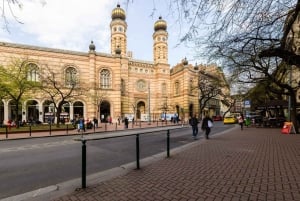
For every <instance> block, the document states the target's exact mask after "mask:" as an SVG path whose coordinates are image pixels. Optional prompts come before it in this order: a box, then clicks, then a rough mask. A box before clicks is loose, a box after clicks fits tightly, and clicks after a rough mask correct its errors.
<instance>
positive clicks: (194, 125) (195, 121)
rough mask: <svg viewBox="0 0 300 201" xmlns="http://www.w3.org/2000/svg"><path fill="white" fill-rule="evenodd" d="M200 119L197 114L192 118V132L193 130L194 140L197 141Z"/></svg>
mask: <svg viewBox="0 0 300 201" xmlns="http://www.w3.org/2000/svg"><path fill="white" fill-rule="evenodd" d="M198 123H199V121H198V118H197V115H196V114H195V115H194V116H193V117H192V118H191V126H192V130H193V138H194V140H196V139H197V135H198Z"/></svg>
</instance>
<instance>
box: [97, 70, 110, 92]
mask: <svg viewBox="0 0 300 201" xmlns="http://www.w3.org/2000/svg"><path fill="white" fill-rule="evenodd" d="M110 80H111V77H110V72H109V70H107V69H103V70H101V72H100V88H101V89H109V88H110V87H111V86H110V85H111V84H110Z"/></svg>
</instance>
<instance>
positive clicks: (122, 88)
mask: <svg viewBox="0 0 300 201" xmlns="http://www.w3.org/2000/svg"><path fill="white" fill-rule="evenodd" d="M125 92H126V86H125V80H123V79H121V94H122V95H123V96H124V95H125Z"/></svg>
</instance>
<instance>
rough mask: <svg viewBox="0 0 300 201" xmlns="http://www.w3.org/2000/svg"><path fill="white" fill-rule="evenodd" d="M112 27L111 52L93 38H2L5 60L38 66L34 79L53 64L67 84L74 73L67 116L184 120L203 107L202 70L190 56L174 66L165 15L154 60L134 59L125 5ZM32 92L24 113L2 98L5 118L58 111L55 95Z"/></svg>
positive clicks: (42, 117)
mask: <svg viewBox="0 0 300 201" xmlns="http://www.w3.org/2000/svg"><path fill="white" fill-rule="evenodd" d="M110 30H111V52H110V54H107V53H100V52H97V51H96V47H95V45H94V44H93V41H91V44H90V45H89V51H88V52H76V51H68V50H60V49H52V48H45V47H36V46H29V45H23V44H13V43H7V42H0V52H1V54H0V62H1V63H0V64H1V65H3V66H6V65H8V64H9V63H10V62H11V60H12V59H13V58H18V59H23V60H24V61H25V60H26V62H27V64H28V65H29V66H30V67H31V68H32V69H33V70H32V71H31V72H32V73H33V75H32V76H30V79H33V78H35V79H37V81H38V76H36V75H35V73H37V74H38V72H40V71H43V70H44V69H45V68H49V69H51V71H52V72H56V73H57V74H58V77H57V78H56V79H57V80H58V81H61V82H62V83H64V84H65V87H68V85H70V81H71V80H70V79H76V85H77V87H78V88H80V89H81V91H80V93H79V91H77V93H78V95H77V96H76V97H75V98H72V99H69V100H66V102H65V103H64V105H63V113H62V115H61V118H63V119H64V120H65V121H69V120H72V119H75V118H77V117H79V116H82V117H84V118H85V119H92V118H97V119H99V120H101V121H106V120H107V118H108V117H112V119H113V121H114V122H115V121H116V120H117V119H118V118H119V117H125V116H129V117H134V118H135V119H140V120H144V121H147V120H159V119H161V118H162V114H177V115H179V116H180V118H181V119H182V120H188V118H189V116H191V115H193V114H194V113H197V112H198V109H199V108H198V100H199V99H198V98H199V91H198V90H194V88H195V86H197V83H196V82H197V80H198V73H197V71H196V70H195V69H194V67H193V66H192V65H190V64H188V62H187V61H186V60H183V61H182V62H181V63H179V64H178V65H176V66H175V67H173V68H171V67H170V65H169V64H168V32H167V23H166V21H165V20H163V19H162V18H161V17H160V18H159V19H158V20H157V21H156V22H155V23H154V33H153V61H141V60H137V59H134V58H132V53H131V52H129V51H127V36H126V30H127V23H126V14H125V11H124V10H123V9H122V8H121V7H120V5H117V7H116V8H114V9H113V10H112V14H111V23H110ZM203 67H204V68H206V69H217V68H216V66H203ZM218 72H219V73H220V71H218ZM221 73H222V72H221ZM82 89H84V90H82ZM192 89H193V90H192ZM75 93H76V91H75ZM30 97H31V98H27V99H26V100H24V102H23V104H22V106H21V107H22V109H21V110H20V112H19V114H14V112H13V110H12V108H13V107H14V105H13V103H12V102H11V100H5V99H4V100H2V103H1V105H0V120H3V122H4V123H6V122H7V121H8V120H9V119H16V117H17V118H18V119H19V120H22V121H23V120H24V121H28V120H35V121H37V120H38V121H41V122H47V121H49V118H51V117H52V116H53V113H55V111H54V109H53V105H52V103H51V101H50V99H49V97H47V96H45V95H43V94H40V93H38V92H37V93H35V94H30ZM57 101H58V102H59V101H60V100H57ZM220 108H221V106H220ZM220 108H219V109H218V110H219V111H216V110H214V111H211V112H210V113H211V115H214V113H216V112H218V113H220V112H221V113H222V111H220V110H221V109H220ZM149 115H150V119H149ZM163 117H164V116H163Z"/></svg>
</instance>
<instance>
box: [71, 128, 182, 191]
mask: <svg viewBox="0 0 300 201" xmlns="http://www.w3.org/2000/svg"><path fill="white" fill-rule="evenodd" d="M159 129H160V130H158V129H156V130H152V131H148V132H143V133H139V132H142V131H141V130H139V131H137V132H136V133H131V134H125V135H124V134H123V135H114V136H107V137H105V136H103V137H90V138H83V137H81V138H77V139H74V140H76V141H80V142H81V143H82V172H81V187H82V188H86V165H87V164H86V155H87V152H86V147H87V142H88V141H94V140H105V139H111V138H121V137H128V136H133V135H135V136H136V138H135V139H136V140H135V145H136V169H140V135H145V134H153V133H157V132H166V151H167V157H170V131H172V130H178V129H182V127H180V128H159Z"/></svg>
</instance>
